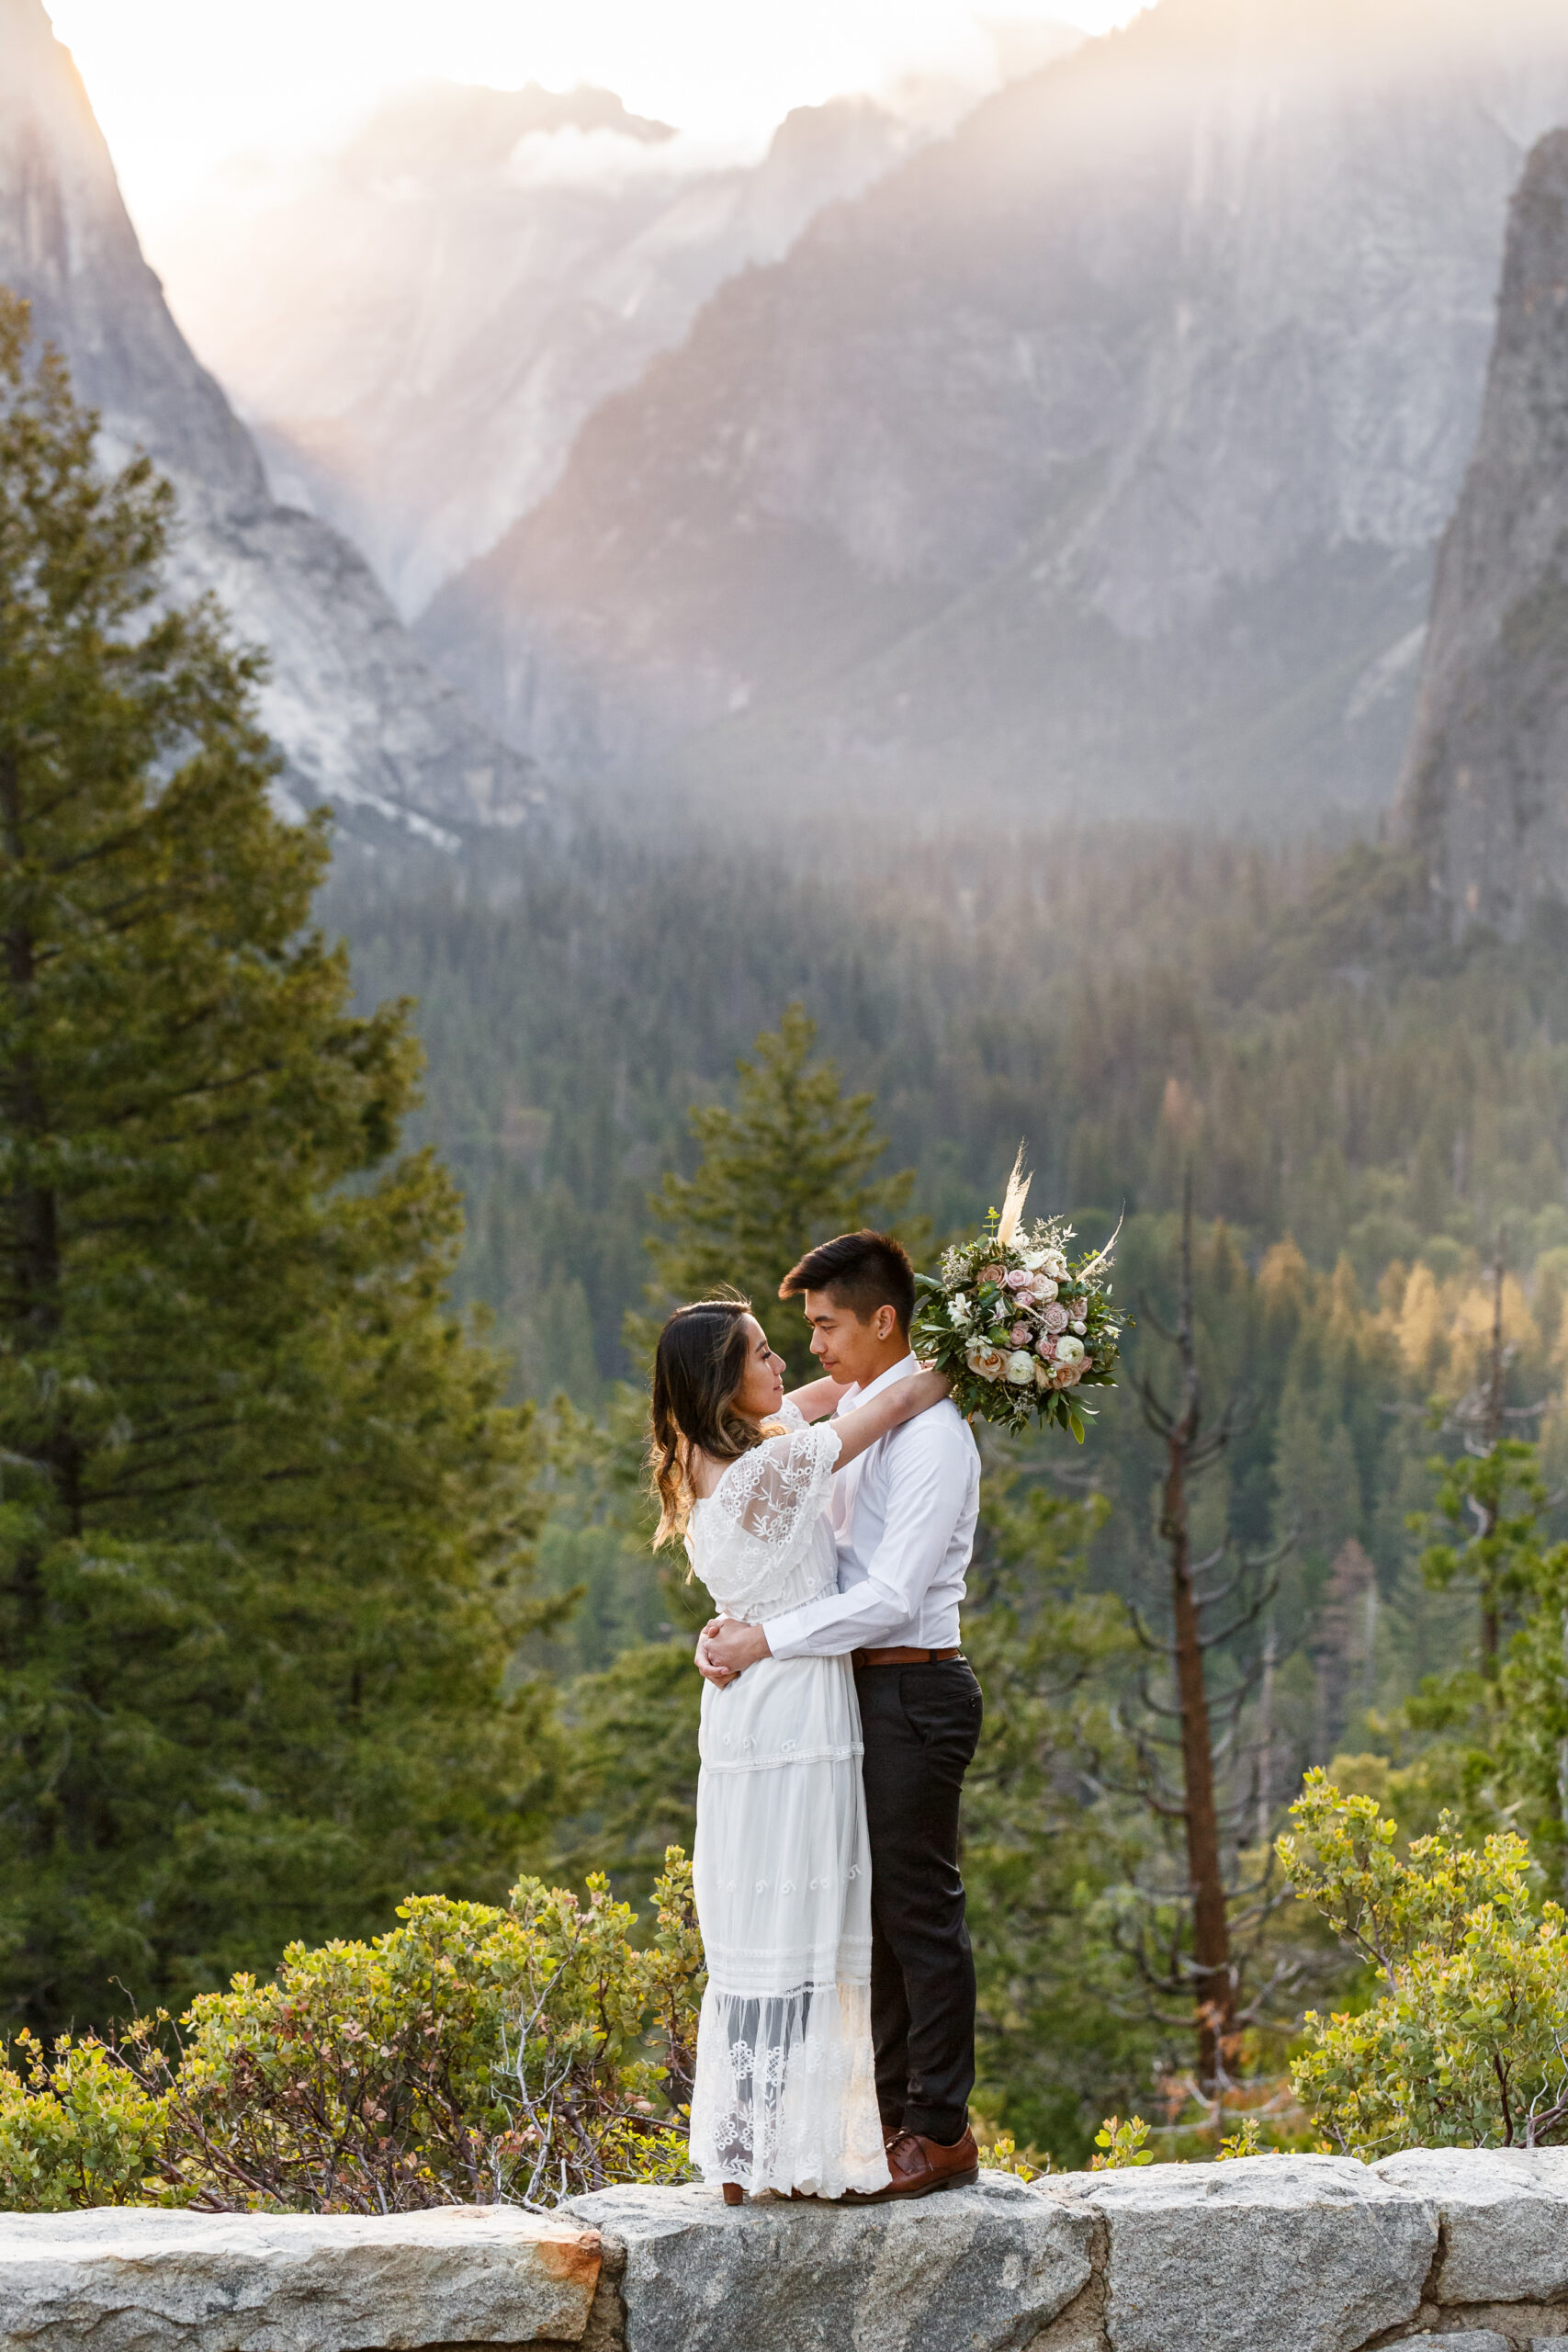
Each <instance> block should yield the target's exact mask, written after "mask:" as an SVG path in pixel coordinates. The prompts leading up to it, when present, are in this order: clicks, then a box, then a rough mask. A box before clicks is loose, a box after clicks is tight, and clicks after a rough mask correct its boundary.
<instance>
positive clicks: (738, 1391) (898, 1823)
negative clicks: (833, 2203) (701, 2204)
mask: <svg viewBox="0 0 1568 2352" xmlns="http://www.w3.org/2000/svg"><path fill="white" fill-rule="evenodd" d="M779 1295H780V1296H781V1297H784V1298H792V1297H798V1298H799V1299H800V1300H801V1301H802V1303H803V1305H804V1306H805V1310H806V1317H807V1321H808V1322H809V1324H810V1326H811V1333H812V1338H811V1351H812V1353H813V1354H814V1355H815V1356H816V1357H817V1358H818V1360H819V1362H820V1363H821V1365H822V1369H823V1373H824V1374H825V1377H824V1378H822V1379H820V1380H817V1381H814V1382H812V1383H811V1384H810V1385H809V1386H807V1387H805V1388H799V1389H796V1390H795V1392H794V1394H793V1395H791V1396H787V1397H786V1396H785V1395H784V1383H783V1379H782V1377H781V1375H782V1374H783V1370H784V1365H783V1363H782V1360H781V1359H780V1358H779V1357H778V1356H776V1355H775V1354H773V1351H772V1350H771V1348H770V1347H769V1344H768V1340H767V1337H766V1335H765V1333H764V1332H763V1330H762V1329H761V1325H760V1324H759V1323H758V1321H757V1320H756V1318H755V1317H754V1316H752V1315H751V1314H750V1312H749V1311H748V1309H747V1307H746V1306H745V1304H744V1302H742V1301H740V1300H739V1299H733V1298H731V1299H705V1300H701V1301H699V1302H697V1303H696V1304H695V1305H694V1306H682V1307H679V1308H677V1310H676V1312H675V1313H674V1314H673V1315H672V1316H671V1317H670V1320H669V1321H668V1323H666V1325H665V1326H664V1329H663V1331H662V1332H661V1334H660V1341H659V1350H658V1355H657V1358H656V1361H655V1366H654V1379H653V1408H652V1421H653V1475H654V1481H655V1485H656V1487H657V1489H658V1494H659V1499H660V1531H659V1539H658V1540H659V1541H660V1542H663V1541H666V1540H668V1539H669V1538H670V1537H671V1536H677V1535H678V1536H682V1537H683V1538H684V1540H685V1544H686V1548H687V1552H688V1554H689V1555H690V1558H691V1562H692V1566H693V1568H694V1572H695V1574H696V1575H697V1576H698V1577H701V1579H702V1581H703V1583H704V1584H705V1586H706V1588H707V1589H708V1591H709V1593H710V1594H711V1595H712V1597H713V1600H714V1601H715V1603H716V1606H717V1608H718V1609H719V1611H721V1614H720V1615H719V1616H717V1617H716V1618H715V1619H714V1620H713V1622H712V1623H710V1624H709V1625H707V1626H706V1627H705V1630H704V1633H703V1634H702V1637H701V1639H700V1641H699V1643H698V1645H697V1665H698V1667H699V1668H700V1669H701V1671H702V1673H703V1675H704V1677H705V1682H706V1687H705V1690H704V1691H703V1707H702V1729H701V1734H700V1751H701V1758H702V1772H701V1777H700V1779H699V1781H698V1787H697V1835H696V1849H695V1856H694V1880H695V1888H696V1903H697V1916H698V1918H699V1920H700V1922H701V1926H702V1931H703V1942H704V1946H705V1951H706V1956H707V1969H708V1985H707V1992H706V1994H705V1996H704V2000H703V2009H702V2020H701V2024H700V2027H699V2029H698V2036H697V2068H696V2080H695V2084H694V2089H693V2094H692V2156H693V2161H694V2163H695V2164H696V2165H699V2166H700V2167H701V2170H702V2173H703V2176H704V2177H705V2179H706V2180H708V2181H710V2182H712V2181H719V2182H721V2183H722V2184H723V2188H724V2194H725V2198H726V2200H727V2201H728V2202H729V2203H732V2204H739V2202H740V2200H741V2199H742V2197H743V2196H744V2195H745V2194H746V2193H747V2192H748V2191H750V2193H751V2194H753V2195H755V2194H757V2193H759V2192H760V2191H761V2190H763V2189H773V2190H777V2191H779V2192H781V2193H784V2194H789V2193H794V2194H796V2195H799V2196H807V2197H826V2198H842V2199H848V2200H851V2201H856V2202H859V2201H863V2200H874V2199H886V2198H894V2197H922V2196H925V2195H927V2194H928V2193H929V2192H930V2191H931V2190H932V2189H936V2188H947V2187H950V2186H952V2185H953V2184H956V2183H959V2182H964V2181H970V2180H973V2179H974V2178H975V2177H976V2169H977V2166H978V2161H979V2160H978V2156H977V2154H976V2146H975V2141H974V2136H973V2134H972V2133H971V2131H970V2130H969V2120H968V2099H969V2092H970V2089H971V2087H972V2086H973V2084H974V2079H975V1967H974V1962H973V1960H972V1958H971V1955H970V1949H969V1937H968V1932H967V1930H966V1928H965V1927H964V1886H963V1882H962V1880H961V1879H960V1877H959V1872H958V1801H959V1795H960V1792H961V1790H962V1788H963V1782H964V1771H965V1770H966V1768H967V1766H968V1764H969V1761H970V1758H972V1757H973V1755H974V1753H975V1747H976V1741H977V1739H978V1737H979V1733H980V1687H979V1685H978V1683H977V1682H976V1679H975V1677H974V1675H973V1674H972V1673H971V1671H970V1669H969V1668H968V1666H967V1664H966V1663H965V1662H964V1658H963V1657H961V1656H960V1654H959V1646H958V1611H959V1604H960V1602H961V1601H962V1600H963V1598H964V1570H965V1568H966V1567H967V1566H968V1563H969V1554H970V1547H971V1544H972V1543H973V1540H974V1533H975V1520H976V1510H977V1508H978V1502H979V1487H980V1460H979V1454H978V1453H977V1451H976V1445H975V1441H974V1438H973V1437H972V1436H971V1434H970V1432H969V1429H968V1427H967V1425H966V1424H965V1422H964V1420H963V1419H961V1418H960V1416H959V1414H958V1413H957V1411H956V1410H955V1408H954V1407H953V1404H952V1403H951V1402H950V1401H949V1398H948V1395H947V1386H948V1384H947V1382H946V1381H945V1379H943V1378H942V1377H941V1376H939V1375H938V1374H933V1373H929V1372H923V1371H922V1370H921V1369H920V1366H919V1363H918V1362H917V1360H916V1358H915V1357H914V1355H913V1354H912V1353H911V1352H910V1349H909V1324H910V1319H911V1317H912V1315H913V1312H914V1304H915V1282H914V1275H913V1272H912V1271H911V1269H910V1265H909V1261H908V1256H907V1255H906V1253H905V1251H904V1250H903V1249H902V1248H901V1247H900V1246H899V1244H898V1243H897V1241H895V1240H893V1239H892V1238H890V1237H889V1236H888V1235H886V1234H881V1233H869V1232H867V1233H848V1234H843V1235H840V1238H838V1239H837V1240H834V1241H827V1242H824V1243H823V1244H822V1246H821V1248H820V1249H817V1250H810V1251H809V1252H808V1253H807V1256H806V1257H804V1258H803V1259H802V1260H801V1261H800V1263H799V1264H798V1265H797V1266H796V1267H795V1268H794V1270H793V1271H792V1272H790V1273H789V1274H787V1275H786V1276H785V1278H784V1282H783V1283H781V1284H780V1286H779Z"/></svg>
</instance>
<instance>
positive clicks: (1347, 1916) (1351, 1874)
mask: <svg viewBox="0 0 1568 2352" xmlns="http://www.w3.org/2000/svg"><path fill="white" fill-rule="evenodd" d="M1292 1818H1293V1819H1294V1821H1295V1822H1296V1824H1297V1829H1296V1832H1295V1834H1294V1835H1292V1836H1287V1837H1283V1838H1280V1848H1279V1850H1280V1860H1281V1862H1282V1864H1283V1866H1284V1869H1285V1871H1286V1874H1287V1876H1288V1877H1289V1879H1290V1881H1291V1883H1292V1886H1293V1887H1294V1888H1295V1891H1296V1893H1297V1894H1299V1895H1300V1896H1301V1897H1302V1899H1303V1901H1305V1902H1310V1903H1312V1904H1314V1905H1315V1906H1316V1907H1317V1908H1318V1909H1319V1910H1320V1911H1321V1912H1322V1913H1323V1914H1324V1916H1325V1917H1326V1918H1327V1919H1328V1920H1329V1921H1330V1922H1331V1924H1332V1925H1333V1927H1334V1928H1335V1929H1336V1931H1337V1933H1338V1934H1339V1935H1340V1936H1341V1937H1342V1938H1343V1939H1344V1940H1345V1941H1346V1942H1347V1943H1348V1945H1350V1946H1351V1948H1352V1949H1353V1950H1355V1951H1357V1952H1359V1954H1360V1955H1361V1956H1362V1957H1363V1959H1364V1960H1365V1961H1367V1962H1369V1963H1371V1965H1372V1966H1373V1967H1375V1969H1376V1970H1377V1972H1378V1975H1379V1977H1380V1978H1381V1980H1382V1985H1383V1987H1384V1989H1383V1991H1382V1993H1381V1994H1380V1995H1379V1996H1377V1997H1376V1998H1375V1999H1373V2000H1372V2001H1371V2003H1370V2005H1369V2006H1368V2007H1366V2008H1364V2009H1362V2010H1360V2011H1359V2012H1351V2011H1341V2012H1338V2013H1337V2014H1336V2015H1334V2016H1332V2017H1329V2018H1323V2017H1320V2016H1319V2015H1318V2014H1317V2013H1316V2012H1315V2011H1309V2012H1308V2014H1307V2018H1306V2028H1307V2033H1308V2036H1309V2047H1308V2048H1307V2050H1306V2051H1305V2052H1304V2053H1303V2055H1302V2056H1301V2057H1300V2058H1299V2059H1298V2060H1297V2062H1296V2063H1295V2064H1294V2066H1293V2067H1292V2079H1293V2082H1294V2085H1295V2088H1296V2092H1297V2095H1298V2097H1299V2098H1301V2099H1302V2100H1303V2103H1304V2104H1305V2105H1306V2106H1308V2107H1309V2108H1310V2109H1312V2110H1313V2112H1314V2114H1315V2116H1316V2118H1317V2120H1318V2123H1319V2125H1320V2126H1321V2127H1322V2129H1323V2130H1324V2131H1325V2132H1326V2133H1327V2134H1328V2136H1329V2138H1330V2139H1331V2140H1332V2141H1333V2143H1335V2144H1336V2145H1337V2146H1338V2147H1340V2148H1342V2149H1343V2150H1345V2151H1346V2153H1347V2154H1355V2155H1361V2156H1366V2157H1369V2158H1370V2157H1373V2156H1377V2155H1383V2154H1388V2153H1389V2152H1390V2151H1391V2150H1393V2149H1395V2148H1405V2147H1465V2148H1475V2147H1514V2146H1525V2147H1534V2146H1536V2145H1538V2144H1539V2143H1542V2142H1544V2141H1546V2140H1548V2139H1550V2138H1551V2137H1552V2136H1553V2135H1554V2134H1556V2133H1559V2132H1561V2131H1562V2129H1563V2127H1564V2125H1568V1966H1565V1962H1568V1915H1564V1913H1563V1911H1562V1908H1561V1906H1560V1905H1557V1904H1555V1903H1550V1902H1549V1903H1545V1904H1542V1905H1540V1906H1539V1908H1538V1906H1537V1905H1536V1902H1535V1898H1534V1894H1533V1890H1532V1888H1531V1884H1530V1873H1529V1847H1528V1845H1527V1844H1526V1842H1525V1840H1524V1839H1523V1838H1519V1837H1517V1836H1515V1835H1514V1834H1513V1833H1512V1832H1509V1831H1502V1832H1497V1833H1495V1834H1494V1835H1492V1836H1491V1837H1489V1838H1486V1840H1485V1842H1484V1844H1483V1846H1482V1847H1481V1848H1480V1849H1472V1848H1467V1847H1465V1846H1464V1845H1462V1844H1461V1842H1460V1841H1459V1839H1458V1838H1457V1837H1456V1836H1455V1834H1454V1831H1453V1827H1452V1825H1451V1824H1450V1822H1449V1820H1448V1819H1447V1818H1446V1817H1445V1819H1444V1820H1443V1821H1442V1822H1441V1823H1440V1824H1439V1826H1438V1829H1437V1830H1436V1831H1435V1832H1434V1833H1433V1834H1432V1835H1430V1836H1428V1837H1425V1838H1416V1839H1414V1840H1413V1841H1412V1843H1411V1845H1410V1848H1409V1851H1408V1853H1407V1855H1405V1856H1404V1858H1403V1859H1402V1858H1401V1856H1400V1855H1399V1853H1398V1851H1397V1850H1396V1843H1395V1841H1396V1838H1397V1836H1398V1831H1397V1827H1396V1825H1395V1824H1394V1823H1393V1821H1392V1820H1388V1819H1386V1818H1384V1817H1383V1816H1382V1815H1380V1813H1379V1811H1378V1808H1377V1805H1376V1803H1375V1801H1374V1800H1373V1799H1371V1797H1361V1796H1349V1797H1347V1796H1343V1795H1341V1793H1340V1792H1339V1791H1338V1790H1337V1788H1335V1787H1334V1786H1333V1784H1332V1783H1331V1782H1330V1781H1328V1779H1327V1778H1326V1776H1325V1774H1324V1773H1322V1772H1312V1773H1309V1774H1308V1776H1307V1780H1306V1785H1305V1787H1304V1789H1303V1793H1302V1795H1301V1797H1300V1798H1299V1799H1298V1800H1297V1802H1296V1804H1294V1805H1293V1806H1292Z"/></svg>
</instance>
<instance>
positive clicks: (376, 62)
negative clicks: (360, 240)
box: [49, 0, 1135, 215]
mask: <svg viewBox="0 0 1568 2352" xmlns="http://www.w3.org/2000/svg"><path fill="white" fill-rule="evenodd" d="M49 6H50V14H51V17H52V19H53V22H54V27H55V30H56V32H57V33H58V35H59V37H60V39H61V40H62V41H64V42H65V43H66V45H67V46H68V47H69V48H70V49H71V50H72V51H73V54H74V56H75V59H76V62H77V64H78V66H79V67H80V69H81V71H82V74H83V78H84V80H85V83H86V85H87V91H88V95H89V96H90V97H91V99H92V101H93V105H94V107H95V109H96V113H97V116H98V119H99V121H100V122H101V123H102V125H103V128H104V130H105V133H106V135H107V138H108V141H109V143H110V146H111V148H112V149H113V151H114V154H115V159H116V162H117V164H118V167H119V171H120V175H121V181H122V184H123V186H124V187H125V190H126V195H127V198H128V201H129V202H130V205H131V208H132V209H133V211H136V212H137V213H138V214H140V215H144V214H148V213H155V212H157V211H159V210H160V209H166V208H168V207H171V206H175V205H178V204H179V203H180V202H182V200H185V199H187V198H189V197H190V196H191V195H192V194H193V193H194V192H195V190H196V189H197V187H199V185H200V184H201V182H202V181H203V180H204V179H205V178H206V177H207V176H208V175H209V173H210V172H211V171H212V170H213V169H214V168H215V167H216V166H218V165H219V164H222V163H224V162H225V161H227V160H228V159H230V158H231V157H233V156H236V155H239V154H242V153H246V152H247V151H250V152H252V153H261V154H264V155H269V156H270V155H276V154H287V153H290V152H294V151H298V150H299V149H300V148H303V147H310V146H313V145H316V144H318V143H319V142H321V141H323V140H325V139H329V138H331V137H332V136H333V134H334V132H336V131H338V130H342V129H343V128H344V127H346V126H347V125H348V124H349V123H350V122H352V121H353V120H354V119H355V118H356V117H357V116H359V115H362V114H363V113H364V112H366V111H367V108H368V107H371V106H372V105H373V104H374V103H375V101H376V100H377V98H378V96H381V94H382V93H383V92H385V91H386V90H388V89H390V88H393V87H396V86H397V85H399V84H402V83H407V82H411V81H418V80H424V79H428V78H432V77H440V78H445V79H448V80H453V81H471V82H481V83H489V84H492V85H497V86H500V87H513V86H515V85H519V84H521V83H524V82H527V81H538V82H543V83H544V84H545V85H547V87H549V88H553V89H566V88H570V87H572V86H574V85H576V84H578V83H581V82H592V83H598V84H601V85H604V86H606V87H608V88H611V89H614V90H615V91H617V92H619V94H620V96H622V97H623V98H624V99H625V100H626V104H627V105H628V106H629V107H632V108H633V109H634V110H635V111H637V112H639V113H644V114H654V115H658V116H660V117H661V118H663V119H666V120H668V121H672V122H675V123H678V124H679V125H680V126H681V127H682V129H686V130H694V131H696V132H698V133H699V134H701V135H703V136H705V137H711V138H716V139H727V138H728V139H731V140H735V141H746V140H748V139H759V140H760V139H761V138H762V137H763V136H765V135H766V133H767V131H768V130H770V129H771V128H772V126H773V124H774V123H776V122H777V121H778V119H780V117H781V116H782V115H783V114H784V113H785V112H786V111H787V110H788V108H789V107H793V106H801V105H811V104H817V103H819V102H820V101H821V100H822V99H824V98H827V97H831V96H834V95H836V94H837V93H839V92H840V91H847V90H870V91H877V90H883V89H886V88H887V87H889V86H890V85H894V84H896V83H897V80H898V79H899V78H900V77H901V76H908V75H922V74H951V75H953V76H955V77H957V78H959V79H961V80H964V81H982V82H983V80H984V77H985V74H986V70H987V60H988V59H994V57H995V53H996V51H995V45H994V41H993V40H992V38H991V35H990V33H989V32H988V30H987V28H988V27H990V26H995V25H997V24H998V23H1000V24H1001V25H1003V26H1004V27H1005V26H1007V25H1009V24H1014V23H1018V22H1020V21H1024V20H1028V21H1033V22H1046V21H1050V20H1053V19H1054V20H1055V21H1057V22H1071V23H1074V24H1077V25H1080V26H1082V27H1083V28H1085V29H1086V30H1089V31H1100V30H1104V29H1106V28H1108V27H1109V26H1110V25H1111V24H1113V23H1121V22H1124V21H1125V20H1126V19H1127V17H1129V16H1131V15H1133V14H1134V13H1135V11H1134V7H1133V6H1128V5H1124V4H1123V0H1001V5H1000V6H992V7H987V6H984V5H983V0H982V5H980V6H967V5H965V0H791V5H790V6H784V5H783V0H773V5H770V6H754V5H753V6H736V5H735V0H669V5H666V6H663V7H656V8H650V7H649V6H648V5H647V0H576V4H575V5H574V6H572V7H571V8H570V9H567V8H562V7H560V6H558V0H548V5H546V0H441V5H439V6H437V5H434V0H271V5H270V6H268V7H267V9H266V10H265V12H262V11H259V10H254V9H249V8H240V7H237V6H232V5H227V6H213V5H212V0H138V5H137V6H135V7H134V8H131V7H128V6H126V5H125V0H49Z"/></svg>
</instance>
